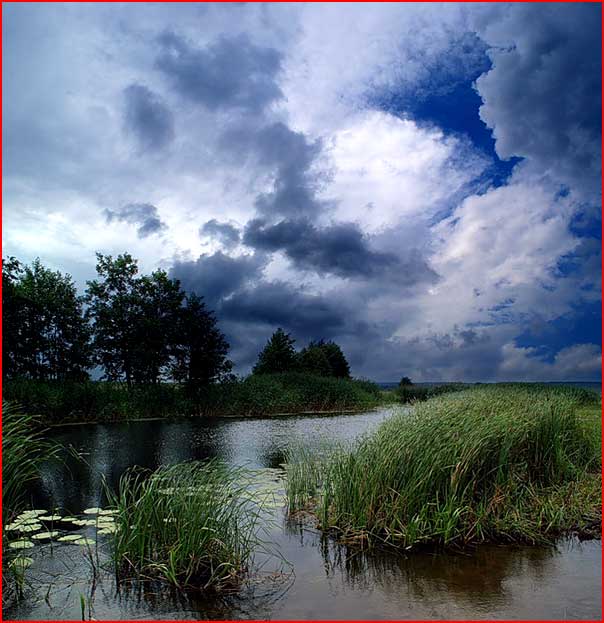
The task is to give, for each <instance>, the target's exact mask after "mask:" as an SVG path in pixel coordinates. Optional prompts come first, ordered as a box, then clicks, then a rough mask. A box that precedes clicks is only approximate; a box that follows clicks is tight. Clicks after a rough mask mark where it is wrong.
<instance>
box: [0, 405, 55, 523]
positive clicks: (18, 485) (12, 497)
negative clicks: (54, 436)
mask: <svg viewBox="0 0 604 623" xmlns="http://www.w3.org/2000/svg"><path fill="white" fill-rule="evenodd" d="M55 453H56V446H55V445H54V444H52V443H51V442H49V441H47V440H45V439H44V436H43V431H42V430H41V429H40V426H39V421H38V418H37V417H35V416H33V415H28V414H25V413H23V412H22V411H21V408H20V407H19V406H17V405H15V404H13V403H10V402H6V401H2V525H3V526H4V525H6V524H7V523H9V522H10V521H11V519H12V518H13V517H14V516H15V515H17V514H18V513H19V511H21V510H22V509H23V507H24V505H25V502H26V498H25V495H26V490H27V485H28V484H29V483H30V482H32V481H33V480H35V479H36V478H38V467H39V465H40V463H41V462H42V461H44V460H47V459H48V458H50V457H51V456H52V455H54V454H55Z"/></svg>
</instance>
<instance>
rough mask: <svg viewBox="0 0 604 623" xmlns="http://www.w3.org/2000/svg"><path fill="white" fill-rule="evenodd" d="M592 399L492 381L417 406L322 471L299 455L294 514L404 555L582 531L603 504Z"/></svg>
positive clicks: (291, 461) (294, 464) (294, 465)
mask: <svg viewBox="0 0 604 623" xmlns="http://www.w3.org/2000/svg"><path fill="white" fill-rule="evenodd" d="M583 398H585V397H584V396H577V395H576V393H575V392H573V391H568V392H564V391H560V390H556V391H553V392H550V391H547V390H545V389H539V388H535V387H514V386H503V387H502V386H491V387H484V386H482V387H478V388H473V389H468V390H465V391H463V392H458V393H454V394H448V395H446V396H439V397H436V398H432V399H431V400H428V401H427V402H423V403H418V404H417V405H416V406H415V407H414V409H413V411H412V412H411V413H401V414H398V415H396V416H394V417H393V418H392V419H390V420H388V421H387V422H385V423H384V424H383V425H382V426H381V427H380V428H379V429H378V430H377V431H376V432H375V433H374V434H373V435H371V436H369V437H366V438H364V439H362V440H361V441H360V442H359V443H358V444H356V445H355V446H354V447H353V448H351V449H348V450H347V451H343V450H339V451H336V452H335V453H334V454H333V455H332V456H331V457H330V458H329V459H328V460H325V458H323V459H321V460H320V462H319V464H320V465H321V469H320V470H317V469H315V470H314V471H312V470H311V469H310V468H309V466H308V464H309V463H310V462H312V461H313V460H314V458H313V457H312V456H309V454H308V451H306V453H304V454H302V455H300V454H299V452H298V455H296V451H295V450H294V451H293V452H292V454H291V455H290V457H289V458H288V467H287V472H288V485H287V486H288V497H289V502H290V509H291V510H296V509H297V508H303V507H304V506H305V505H306V506H308V505H311V506H312V507H313V508H314V512H315V513H316V515H317V517H318V519H319V522H320V525H321V527H322V528H324V529H327V530H333V531H335V532H337V533H338V534H339V535H340V536H341V537H342V538H344V539H349V540H353V541H355V540H356V541H362V542H364V543H370V544H371V543H373V542H377V543H388V544H392V545H395V546H400V547H406V548H408V547H411V546H415V545H419V544H431V545H434V544H444V545H459V546H463V545H467V544H469V543H473V542H480V541H487V540H490V541H524V542H540V541H545V540H548V539H549V538H551V537H552V536H553V535H555V534H557V533H559V532H561V531H565V530H571V529H574V528H579V529H580V524H581V521H582V520H583V519H582V518H586V517H591V521H593V518H594V516H595V514H597V512H598V509H599V508H600V505H601V501H600V481H599V476H598V472H599V469H600V446H599V431H596V429H595V428H594V427H597V422H598V421H599V413H598V412H597V409H596V408H592V409H591V417H586V416H585V413H583V416H579V415H578V413H577V410H578V407H579V405H582V404H585V402H584V400H583ZM583 408H584V407H583ZM586 420H589V425H586ZM562 492H566V495H562Z"/></svg>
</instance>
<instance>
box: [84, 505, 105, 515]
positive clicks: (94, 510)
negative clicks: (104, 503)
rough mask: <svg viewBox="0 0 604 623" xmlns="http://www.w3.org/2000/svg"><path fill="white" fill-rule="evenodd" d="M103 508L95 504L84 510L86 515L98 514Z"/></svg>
mask: <svg viewBox="0 0 604 623" xmlns="http://www.w3.org/2000/svg"><path fill="white" fill-rule="evenodd" d="M102 510H103V509H102V508H98V506H93V507H92V508H85V509H84V510H83V513H84V515H98V514H99V513H100V512H101V511H102Z"/></svg>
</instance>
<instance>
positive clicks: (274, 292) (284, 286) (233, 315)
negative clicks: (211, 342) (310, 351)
mask: <svg viewBox="0 0 604 623" xmlns="http://www.w3.org/2000/svg"><path fill="white" fill-rule="evenodd" d="M220 311H221V317H223V318H225V319H226V320H229V321H238V322H241V323H252V324H263V325H267V326H268V327H271V328H277V327H279V326H281V327H283V328H284V329H287V330H288V331H293V332H295V333H296V334H297V335H298V336H299V337H302V336H304V337H307V336H311V337H315V336H317V337H318V336H329V335H332V334H334V332H340V331H341V330H342V329H343V328H344V327H345V325H346V322H347V320H346V313H345V312H344V310H343V308H342V306H341V305H339V304H338V303H337V302H336V301H331V300H329V299H328V298H326V297H322V296H318V295H313V294H307V293H305V292H303V291H301V290H299V289H297V288H296V287H295V286H293V285H291V284H289V283H287V282H282V281H274V282H262V283H260V284H258V285H256V286H254V287H251V288H246V289H243V290H241V291H240V292H237V293H236V294H235V295H233V296H232V297H230V298H229V299H228V300H226V301H224V302H223V304H222V306H221V310H220Z"/></svg>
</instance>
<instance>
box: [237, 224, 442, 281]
mask: <svg viewBox="0 0 604 623" xmlns="http://www.w3.org/2000/svg"><path fill="white" fill-rule="evenodd" d="M243 242H244V243H245V244H246V245H248V246H250V247H254V248H256V249H259V250H262V251H268V252H275V251H283V252H284V253H285V255H286V256H287V257H288V258H289V259H290V260H291V261H292V263H293V264H294V266H295V267H296V268H297V269H299V270H312V271H315V272H317V273H319V274H333V275H337V276H339V277H344V278H347V277H363V278H370V277H384V278H388V279H392V278H393V273H395V279H396V281H397V282H398V283H406V284H412V283H416V282H417V281H420V280H423V279H425V278H426V277H429V278H436V274H435V273H434V271H432V270H431V269H430V268H429V267H428V266H427V265H426V264H425V262H423V261H421V260H419V258H413V259H414V260H415V261H414V262H413V264H414V265H412V263H411V262H407V263H405V262H403V261H402V260H401V258H399V257H398V256H397V255H395V254H394V253H382V252H379V251H374V250H372V249H370V247H369V243H368V240H367V238H366V237H365V236H364V235H363V232H362V231H361V230H360V229H359V228H358V226H356V225H355V224H353V223H336V224H334V225H330V226H327V227H324V228H319V227H315V226H314V225H312V223H310V222H309V221H308V220H291V221H287V220H283V221H280V222H278V223H277V224H275V225H268V224H267V223H266V222H265V221H262V220H259V219H254V220H252V221H250V222H249V223H248V224H247V226H246V228H245V232H244V236H243Z"/></svg>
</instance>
